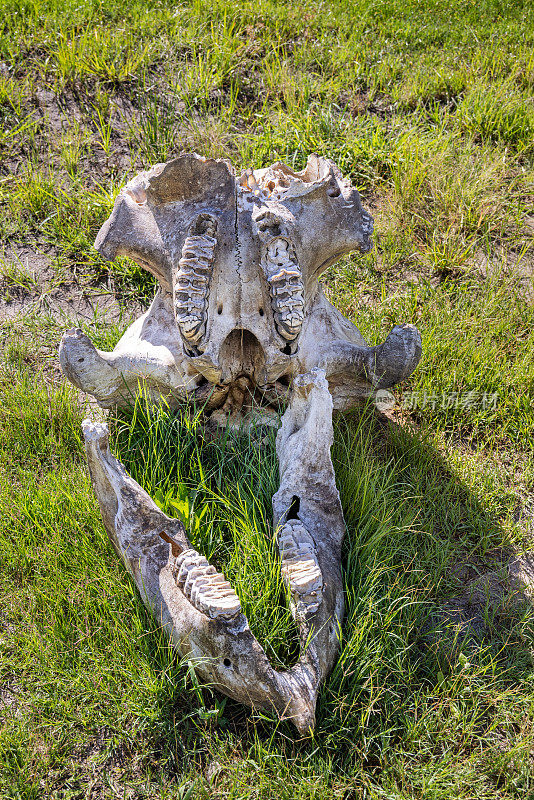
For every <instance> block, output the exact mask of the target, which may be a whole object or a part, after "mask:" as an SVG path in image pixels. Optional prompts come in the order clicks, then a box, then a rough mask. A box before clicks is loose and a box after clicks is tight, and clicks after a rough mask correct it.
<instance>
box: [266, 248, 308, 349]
mask: <svg viewBox="0 0 534 800" xmlns="http://www.w3.org/2000/svg"><path fill="white" fill-rule="evenodd" d="M262 263H263V269H264V272H265V277H266V279H267V282H268V284H269V290H270V294H271V305H272V308H273V312H274V322H275V325H276V329H277V331H278V333H279V335H280V336H281V337H282V338H283V339H285V340H286V341H288V340H289V341H291V340H293V339H295V338H296V337H297V336H298V335H299V333H300V331H301V328H302V323H303V321H304V300H303V295H304V284H303V282H302V273H301V270H300V267H299V265H298V263H297V260H296V256H295V253H294V248H293V246H292V244H291V242H290V241H289V240H288V239H287V238H284V237H281V236H279V237H277V238H275V239H272V240H271V241H270V242H269V243H268V244H267V247H266V250H265V253H264V256H263V261H262Z"/></svg>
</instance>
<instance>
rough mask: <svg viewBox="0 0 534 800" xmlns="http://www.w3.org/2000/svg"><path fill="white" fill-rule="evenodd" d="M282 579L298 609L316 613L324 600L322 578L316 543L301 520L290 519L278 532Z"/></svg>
mask: <svg viewBox="0 0 534 800" xmlns="http://www.w3.org/2000/svg"><path fill="white" fill-rule="evenodd" d="M278 546H279V549H280V559H281V561H282V578H283V581H284V583H285V585H286V586H287V588H288V589H289V590H290V592H291V594H292V595H293V596H294V600H295V602H296V603H297V604H298V605H299V607H302V605H303V606H304V611H305V612H307V613H315V611H317V609H318V608H319V605H320V603H321V600H322V589H323V576H322V573H321V569H320V567H319V562H318V561H317V555H316V552H315V542H314V541H313V539H312V537H311V536H310V534H309V533H308V531H307V530H306V528H305V527H304V525H303V524H302V523H301V522H300V521H299V520H289V521H288V522H286V523H285V525H284V526H283V527H282V528H281V529H280V531H279V533H278Z"/></svg>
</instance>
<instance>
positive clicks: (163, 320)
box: [59, 154, 421, 732]
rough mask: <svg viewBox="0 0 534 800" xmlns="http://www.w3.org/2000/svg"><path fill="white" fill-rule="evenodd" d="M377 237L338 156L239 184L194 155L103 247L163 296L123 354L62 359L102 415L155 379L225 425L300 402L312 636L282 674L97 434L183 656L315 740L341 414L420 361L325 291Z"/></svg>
mask: <svg viewBox="0 0 534 800" xmlns="http://www.w3.org/2000/svg"><path fill="white" fill-rule="evenodd" d="M372 229H373V221H372V218H371V216H370V215H369V214H368V213H367V212H366V211H365V210H364V209H363V208H362V205H361V202H360V197H359V194H358V192H357V191H356V189H354V188H353V187H352V186H351V185H350V182H349V181H348V180H346V179H344V178H343V177H342V176H341V174H340V172H339V170H338V169H337V168H336V166H335V165H334V164H333V163H332V162H330V161H328V160H327V159H324V158H318V157H316V156H310V158H309V159H308V164H307V166H306V168H305V169H304V170H303V171H301V172H295V171H293V170H292V169H290V168H289V167H287V166H286V165H284V164H280V163H277V164H274V165H273V166H271V167H268V168H267V169H261V170H254V171H253V170H251V169H249V170H247V171H246V172H245V173H243V174H242V175H241V176H237V175H236V174H235V171H234V170H233V168H232V166H231V165H230V164H229V163H228V162H227V161H224V160H214V159H205V158H201V157H199V156H197V155H195V154H190V155H184V156H182V157H180V158H177V159H175V160H173V161H170V162H168V163H166V164H158V165H156V166H155V167H153V168H152V169H150V170H149V171H148V172H143V173H141V174H140V175H138V176H137V177H136V178H134V179H133V180H132V181H130V183H128V184H127V185H126V187H125V188H124V189H123V190H122V191H121V192H120V193H119V195H118V197H117V199H116V201H115V206H114V209H113V212H112V214H111V216H110V218H109V219H108V220H107V222H106V223H105V224H104V226H103V227H102V229H101V230H100V232H99V234H98V236H97V240H96V244H95V246H96V248H97V250H98V251H99V252H100V253H101V254H102V255H103V256H104V257H105V258H108V259H114V258H116V257H117V256H119V255H124V256H129V257H130V258H132V259H133V260H134V261H136V262H137V263H138V264H140V265H141V266H142V267H144V268H145V269H147V270H149V271H150V272H152V273H153V274H154V275H155V276H156V278H157V279H158V281H159V284H160V289H159V291H158V293H157V294H156V296H155V298H154V300H153V302H152V304H151V306H150V308H149V310H148V311H147V312H146V313H145V314H144V315H143V316H142V317H140V318H139V319H138V320H137V321H136V322H134V323H133V325H131V326H130V328H128V330H127V331H126V333H125V334H124V335H123V337H122V339H121V340H120V341H119V343H118V344H117V346H116V347H115V349H114V350H113V352H111V353H105V352H101V351H98V350H97V349H96V348H95V347H94V346H93V344H92V343H91V341H90V339H89V338H88V337H87V336H86V335H85V334H84V333H82V332H81V331H80V330H78V329H73V330H70V331H68V332H67V333H66V334H65V335H64V337H63V339H62V342H61V346H60V352H59V355H60V361H61V366H62V369H63V372H64V374H65V375H66V377H67V378H68V379H69V380H71V381H72V383H74V384H75V386H77V387H78V388H80V389H82V390H83V391H84V392H87V393H88V394H90V395H93V396H94V397H95V398H96V400H97V401H98V403H99V404H100V405H101V406H103V407H104V408H110V407H113V406H120V405H127V404H130V402H131V396H132V395H133V394H135V392H136V390H137V388H138V385H139V382H140V381H143V383H144V385H145V386H146V389H147V392H148V394H149V396H150V397H151V398H152V399H153V400H154V401H157V400H160V399H161V398H166V400H167V401H168V402H169V404H170V405H171V406H173V405H174V406H176V405H177V404H178V403H180V402H181V401H183V399H184V398H185V397H191V398H195V399H197V400H199V401H201V402H202V404H203V405H204V407H205V409H206V412H207V413H211V415H212V416H213V418H214V419H219V420H221V419H222V420H226V421H228V420H230V421H233V422H236V420H237V421H243V420H246V419H247V418H248V419H251V418H252V417H251V415H252V414H253V411H254V409H255V408H258V407H264V408H265V409H269V408H270V409H273V408H280V405H281V404H284V405H286V410H285V412H284V413H283V416H282V418H281V424H280V429H279V431H278V434H277V440H276V452H277V456H278V460H279V466H280V488H279V489H278V491H277V492H276V494H275V495H274V497H273V511H274V528H273V530H274V532H275V536H276V539H277V543H278V549H279V552H280V559H281V569H282V577H283V580H284V582H285V584H286V586H287V589H288V592H289V595H290V598H291V611H292V614H293V617H294V619H295V621H296V623H297V626H298V629H299V636H300V642H301V652H300V658H299V661H298V662H297V664H296V665H295V666H294V667H292V668H291V669H289V670H287V671H276V670H274V669H273V668H272V666H271V665H270V663H269V661H268V659H267V656H266V654H265V652H264V650H263V648H262V647H261V645H260V644H259V643H258V642H257V640H256V639H255V638H254V636H253V635H252V633H251V631H250V628H249V626H248V622H247V619H246V617H245V616H244V614H243V613H242V611H241V606H240V602H239V598H238V597H237V595H236V594H235V592H234V591H233V589H232V587H231V585H230V584H229V583H228V582H227V581H226V580H225V578H224V576H223V575H222V574H220V573H217V572H216V570H215V568H214V567H212V566H210V564H209V563H208V561H207V560H206V559H205V558H204V556H203V555H202V554H200V553H198V552H196V551H195V550H194V549H193V548H192V547H191V544H190V543H189V541H188V540H187V536H186V533H185V529H184V527H183V525H182V524H181V523H180V522H179V521H178V520H176V519H171V518H169V517H167V516H166V515H165V514H163V513H162V512H161V511H160V510H159V508H158V507H157V506H156V505H155V503H154V502H153V501H152V500H151V498H150V497H149V496H148V494H147V493H146V492H145V491H144V490H143V489H142V488H141V487H140V486H139V485H138V484H137V483H136V482H135V481H134V480H133V479H132V478H131V477H130V476H129V475H128V474H127V473H126V471H125V470H124V468H123V467H122V465H121V464H120V463H119V462H118V461H117V460H116V459H115V458H114V457H113V456H112V454H111V452H110V450H109V443H108V438H109V437H108V428H107V426H106V425H104V424H100V423H94V422H91V421H89V420H86V421H85V422H84V434H85V441H86V448H87V457H88V462H89V468H90V472H91V477H92V480H93V484H94V488H95V492H96V495H97V498H98V502H99V505H100V509H101V512H102V517H103V520H104V523H105V526H106V529H107V531H108V533H109V535H110V537H111V540H112V542H113V544H114V546H115V548H116V550H117V552H118V553H119V555H120V556H121V557H122V559H123V561H124V563H125V565H126V567H127V568H128V570H129V571H130V573H131V574H132V576H133V579H134V580H135V582H136V584H137V586H138V588H139V591H140V593H141V596H142V598H143V601H144V602H145V603H146V605H147V606H148V607H149V608H150V609H151V611H152V612H153V613H154V614H155V615H156V617H157V619H158V620H159V621H160V622H161V624H162V625H163V626H165V628H166V629H167V630H168V632H169V634H170V636H171V638H172V641H173V643H174V644H175V646H176V647H177V649H178V650H179V652H180V653H181V654H182V655H184V656H186V657H188V658H190V659H191V660H192V661H193V663H194V665H195V669H196V671H197V672H198V674H199V675H200V676H201V677H202V678H203V679H205V680H206V681H209V682H210V683H211V684H212V685H214V686H216V687H217V688H219V689H220V690H221V691H222V692H224V693H225V694H227V695H229V696H231V697H233V698H235V699H237V700H239V701H241V702H243V703H246V704H249V705H251V706H252V707H254V708H257V709H271V710H272V709H274V710H275V711H276V712H277V713H278V715H279V716H280V718H282V719H290V720H291V721H292V722H293V723H294V724H295V725H296V726H297V728H298V729H299V731H301V732H307V731H308V730H309V729H310V728H313V725H314V722H315V705H316V699H317V691H318V688H319V685H320V683H321V681H322V680H323V679H324V678H325V677H326V675H327V674H328V673H329V671H330V670H331V669H332V666H333V664H334V662H335V659H336V655H337V652H338V648H339V637H340V625H341V622H342V619H343V610H344V599H343V584H342V574H341V543H342V539H343V534H344V521H343V514H342V510H341V504H340V499H339V493H338V491H337V488H336V483H335V476H334V470H333V466H332V461H331V457H330V448H331V445H332V440H333V429H332V412H333V410H334V409H335V410H344V409H348V408H350V407H351V406H354V405H355V404H357V403H358V401H360V400H361V399H362V398H364V397H366V396H368V395H369V394H371V393H373V392H374V391H375V390H376V389H382V388H387V387H390V386H393V385H394V384H395V383H397V382H398V381H401V380H403V379H404V378H406V377H408V376H409V375H410V374H411V372H412V371H413V370H414V368H415V367H416V365H417V363H418V361H419V358H420V356H421V339H420V336H419V333H418V331H417V329H416V328H414V327H413V326H411V325H399V326H395V327H394V328H393V330H392V331H391V333H390V334H389V336H388V337H387V339H386V341H385V342H384V343H383V344H381V345H378V346H375V347H369V346H368V345H367V344H366V342H365V340H364V339H363V337H362V335H361V334H360V332H359V331H358V329H357V328H356V327H355V326H354V325H353V324H352V323H351V322H349V321H348V320H347V319H345V318H344V317H343V316H342V314H341V313H340V312H339V311H338V310H337V309H336V308H334V307H333V306H332V305H331V304H330V303H329V302H328V301H327V300H326V298H325V296H324V294H323V291H322V289H321V286H320V284H319V281H318V278H319V276H320V275H321V273H322V272H324V270H325V269H326V268H327V267H329V266H330V265H331V264H333V263H334V262H335V261H336V260H337V259H338V258H339V257H340V256H342V255H344V254H346V253H350V252H351V251H353V250H360V251H362V252H367V251H368V250H370V248H371V246H372V245H371V233H372ZM271 413H272V414H273V416H274V412H271Z"/></svg>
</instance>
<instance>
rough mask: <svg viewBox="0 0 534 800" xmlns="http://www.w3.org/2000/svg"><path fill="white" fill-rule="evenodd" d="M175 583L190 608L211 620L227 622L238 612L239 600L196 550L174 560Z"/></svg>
mask: <svg viewBox="0 0 534 800" xmlns="http://www.w3.org/2000/svg"><path fill="white" fill-rule="evenodd" d="M176 568H177V578H176V582H177V584H178V586H179V587H180V589H181V590H182V592H183V593H184V595H185V596H186V597H187V599H188V600H189V602H190V603H191V605H193V606H194V607H195V608H196V609H197V610H198V611H202V613H203V614H206V615H207V616H208V617H211V618H212V619H217V618H219V617H224V618H227V619H229V618H230V617H234V616H235V615H236V614H238V613H240V611H241V603H240V602H239V598H238V596H237V595H236V593H235V592H234V590H233V589H232V586H231V584H230V583H229V582H228V581H227V580H226V578H225V577H224V575H223V574H222V573H221V572H216V570H215V567H212V566H211V565H210V564H209V562H208V561H207V559H206V558H204V556H202V555H200V553H197V551H196V550H192V549H191V550H186V551H185V552H183V553H181V555H180V556H179V557H178V558H177V559H176Z"/></svg>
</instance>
